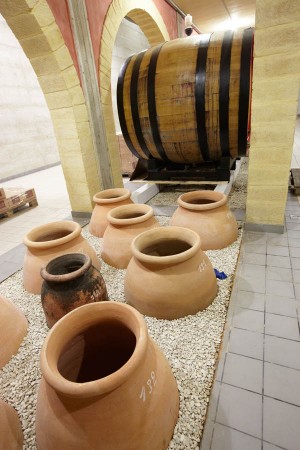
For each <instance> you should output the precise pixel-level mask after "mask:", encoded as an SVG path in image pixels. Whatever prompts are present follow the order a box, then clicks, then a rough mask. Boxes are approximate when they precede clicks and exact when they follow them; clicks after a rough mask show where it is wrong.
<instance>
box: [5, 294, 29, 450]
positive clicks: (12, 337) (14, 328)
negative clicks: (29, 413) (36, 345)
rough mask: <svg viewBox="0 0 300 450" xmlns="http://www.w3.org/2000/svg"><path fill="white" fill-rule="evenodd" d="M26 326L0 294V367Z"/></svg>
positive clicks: (19, 311) (15, 349)
mask: <svg viewBox="0 0 300 450" xmlns="http://www.w3.org/2000/svg"><path fill="white" fill-rule="evenodd" d="M27 328H28V322H27V319H26V317H25V315H24V314H23V312H22V311H21V310H20V309H19V308H18V307H17V306H15V305H14V304H13V303H12V302H10V301H8V300H7V299H6V298H4V297H3V296H2V295H1V294H0V369H1V368H2V367H4V366H5V364H7V363H8V361H9V360H10V359H11V357H12V356H13V355H15V354H16V353H17V351H18V349H19V347H20V345H21V342H22V341H23V339H24V337H25V336H26V334H27ZM0 442H1V439H0ZM0 448H2V447H1V445H0ZM3 448H4V447H3Z"/></svg>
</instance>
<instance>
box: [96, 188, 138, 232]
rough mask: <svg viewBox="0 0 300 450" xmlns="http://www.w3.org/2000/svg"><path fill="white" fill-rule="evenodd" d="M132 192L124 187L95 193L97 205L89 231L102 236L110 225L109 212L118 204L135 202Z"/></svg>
mask: <svg viewBox="0 0 300 450" xmlns="http://www.w3.org/2000/svg"><path fill="white" fill-rule="evenodd" d="M130 195H131V192H130V191H129V190H128V189H124V188H114V189H106V190H105V191H101V192H98V193H97V194H95V195H94V197H93V201H94V202H95V206H94V209H93V212H92V217H91V221H90V224H89V231H90V233H91V234H93V235H94V236H98V237H102V236H103V234H104V231H105V229H106V227H107V225H108V220H107V213H108V212H109V211H110V210H111V209H113V208H116V207H117V206H122V205H128V204H131V203H133V201H132V200H131V198H130Z"/></svg>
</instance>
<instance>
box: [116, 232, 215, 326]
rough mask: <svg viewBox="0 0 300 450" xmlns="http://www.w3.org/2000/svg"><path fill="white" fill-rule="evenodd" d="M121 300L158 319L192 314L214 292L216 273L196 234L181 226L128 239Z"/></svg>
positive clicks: (207, 300) (209, 302) (199, 308)
mask: <svg viewBox="0 0 300 450" xmlns="http://www.w3.org/2000/svg"><path fill="white" fill-rule="evenodd" d="M132 253H133V257H132V259H131V260H130V263H129V264H128V267H127V271H126V274H125V282H124V283H125V299H126V301H127V303H129V304H130V305H132V306H134V307H135V308H136V309H137V310H138V311H140V312H141V313H143V314H145V315H147V316H152V317H156V318H158V319H178V318H179V317H184V316H187V315H189V314H196V313H197V312H198V311H201V310H203V309H204V308H206V307H207V306H208V305H210V304H211V302H212V301H213V299H214V298H215V296H216V294H217V281H216V276H215V273H214V270H213V267H212V265H211V262H210V260H209V259H208V257H207V256H206V255H205V253H204V252H203V251H202V250H201V240H200V238H199V236H198V234H197V233H195V232H194V231H192V230H189V229H187V228H182V227H161V228H156V229H154V230H150V231H145V232H144V233H142V234H140V235H139V236H137V237H136V238H135V240H134V241H133V242H132Z"/></svg>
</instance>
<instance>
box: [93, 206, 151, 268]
mask: <svg viewBox="0 0 300 450" xmlns="http://www.w3.org/2000/svg"><path fill="white" fill-rule="evenodd" d="M107 219H108V227H107V228H106V230H105V233H104V236H103V243H102V253H101V258H102V259H103V261H105V262H106V263H107V264H109V265H110V266H113V267H116V268H118V269H126V267H127V266H128V264H129V261H130V259H131V257H132V251H131V242H132V241H133V239H134V238H135V237H136V236H137V235H138V234H140V233H142V232H143V231H146V230H150V229H151V228H156V227H159V226H160V225H159V223H158V221H157V220H156V218H155V217H154V215H153V208H151V206H149V205H139V204H137V205H125V206H119V207H118V208H114V209H112V210H111V211H110V212H109V213H108V214H107Z"/></svg>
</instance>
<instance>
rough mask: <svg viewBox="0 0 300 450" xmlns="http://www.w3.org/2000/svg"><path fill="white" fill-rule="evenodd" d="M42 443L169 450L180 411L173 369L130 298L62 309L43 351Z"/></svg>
mask: <svg viewBox="0 0 300 450" xmlns="http://www.w3.org/2000/svg"><path fill="white" fill-rule="evenodd" d="M41 370H42V380H41V382H40V386H39V391H38V399H37V410H36V442H37V448H38V450H53V449H56V448H57V449H72V450H83V449H93V450H103V449H105V450H129V449H130V450H141V449H143V450H164V449H166V448H167V447H168V443H169V441H170V440H171V438H172V435H173V430H174V427H175V424H176V421H177V418H178V408H179V400H178V390H177V385H176V381H175V379H174V376H173V374H172V371H171V368H170V366H169V364H168V362H167V360H166V358H165V356H164V355H163V353H162V352H161V351H160V350H159V348H158V347H157V345H156V344H155V343H154V342H153V341H152V339H151V338H150V337H149V335H148V332H147V327H146V324H145V322H144V320H143V317H142V316H141V315H140V314H139V313H138V312H137V311H136V310H135V309H134V308H131V307H130V306H128V305H125V304H122V303H117V302H100V303H93V304H89V305H85V306H82V307H80V308H77V309H75V310H73V311H71V312H70V313H69V314H67V315H66V316H64V317H63V318H62V319H61V320H60V321H59V322H57V323H56V324H55V325H54V327H53V328H52V329H51V330H50V332H49V334H48V336H47V338H46V340H45V343H44V346H43V348H42V351H41Z"/></svg>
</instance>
